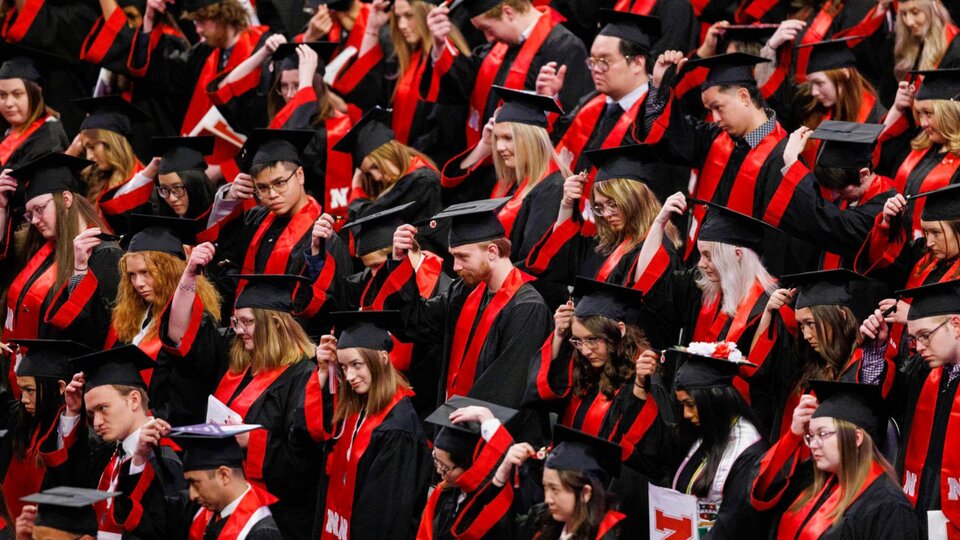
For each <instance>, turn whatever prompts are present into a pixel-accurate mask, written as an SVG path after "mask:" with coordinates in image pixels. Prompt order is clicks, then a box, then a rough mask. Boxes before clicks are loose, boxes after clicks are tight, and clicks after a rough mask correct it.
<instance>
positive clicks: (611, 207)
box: [593, 201, 620, 216]
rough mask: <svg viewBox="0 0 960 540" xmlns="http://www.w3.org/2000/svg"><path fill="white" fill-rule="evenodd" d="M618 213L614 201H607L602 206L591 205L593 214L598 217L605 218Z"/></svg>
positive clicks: (617, 207)
mask: <svg viewBox="0 0 960 540" xmlns="http://www.w3.org/2000/svg"><path fill="white" fill-rule="evenodd" d="M619 211H620V207H619V206H618V205H617V203H616V202H614V201H607V202H605V203H603V204H595V205H593V213H594V214H596V215H598V216H605V215H607V214H616V213H617V212H619Z"/></svg>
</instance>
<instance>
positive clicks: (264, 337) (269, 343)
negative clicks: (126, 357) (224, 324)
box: [160, 244, 323, 538]
mask: <svg viewBox="0 0 960 540" xmlns="http://www.w3.org/2000/svg"><path fill="white" fill-rule="evenodd" d="M213 255H214V250H213V246H212V245H210V244H206V245H201V246H198V247H197V248H195V249H194V250H193V252H192V253H191V258H190V261H188V263H187V265H186V267H185V268H184V272H183V276H182V277H181V278H180V283H179V284H178V285H177V289H176V291H174V295H173V299H172V300H171V301H170V308H169V310H168V311H167V312H165V313H164V319H163V320H162V321H161V327H160V331H161V332H163V333H164V334H165V339H164V340H165V342H167V343H169V345H167V347H178V348H180V349H181V350H182V352H181V353H180V354H181V355H183V356H186V355H189V354H191V350H190V344H191V343H193V344H194V346H196V344H197V343H201V344H202V342H199V341H196V340H194V338H195V336H196V331H197V330H196V329H197V328H199V327H200V324H201V320H202V318H203V317H204V316H205V315H204V313H203V311H202V310H201V309H200V307H201V305H200V303H199V302H197V297H198V294H197V292H198V291H197V290H198V285H199V282H198V281H197V278H196V276H197V267H198V266H207V265H209V263H210V262H211V260H212V259H213ZM237 278H238V279H241V280H245V281H246V283H247V285H246V287H244V289H243V291H242V292H241V293H240V295H239V296H238V297H237V301H236V304H235V306H234V311H233V315H232V316H231V317H230V328H231V330H232V332H229V333H227V335H226V336H224V341H225V343H224V344H223V346H221V347H220V348H219V349H218V352H219V354H220V355H221V358H217V359H215V360H214V361H215V362H217V363H220V362H223V363H225V364H228V366H229V367H228V370H227V372H226V373H225V374H223V376H222V377H221V378H220V381H219V382H218V384H217V385H216V386H215V390H214V392H213V397H215V398H216V399H218V400H219V401H220V402H221V403H223V404H225V405H226V406H227V407H229V408H230V410H231V411H233V413H236V414H237V415H239V417H240V420H241V422H242V423H245V424H259V425H260V426H262V427H263V429H261V430H256V431H252V432H249V433H244V434H242V435H238V437H237V441H238V442H239V444H240V446H241V447H242V448H244V449H245V450H246V460H245V461H244V464H243V469H244V473H245V475H246V479H247V481H248V482H251V483H253V484H255V485H257V486H258V487H259V488H261V489H264V490H266V491H268V492H269V493H271V494H273V495H274V496H276V497H277V498H278V499H279V500H278V501H277V502H275V503H273V504H271V505H270V511H271V512H273V515H274V519H276V521H277V526H278V527H279V528H280V532H281V533H282V534H283V537H284V538H307V537H308V536H309V534H310V531H309V529H308V528H305V527H304V526H303V524H304V523H310V522H311V521H312V520H313V514H314V508H315V505H316V494H317V479H318V478H319V474H320V467H321V466H322V463H321V461H320V460H318V459H317V455H318V451H319V447H318V445H317V443H318V442H319V441H320V440H321V433H322V429H323V426H322V425H321V424H322V420H323V418H322V416H315V415H312V414H310V415H308V414H306V412H305V408H306V400H307V388H308V387H309V386H311V385H316V384H317V379H316V366H315V364H314V362H313V361H312V357H313V351H314V349H315V346H314V345H313V343H312V342H311V341H310V338H309V337H308V336H307V334H306V333H305V332H304V330H303V327H302V326H300V324H299V323H298V322H297V321H296V320H295V319H294V318H293V316H292V315H291V313H292V312H293V311H294V310H295V307H296V306H295V301H294V294H295V291H296V289H297V287H298V286H306V281H307V280H306V279H305V278H302V277H300V276H295V275H293V276H291V275H271V274H266V275H264V274H252V275H251V274H240V275H239V276H237ZM315 391H316V393H315V394H314V395H318V393H319V389H318V388H317V389H315Z"/></svg>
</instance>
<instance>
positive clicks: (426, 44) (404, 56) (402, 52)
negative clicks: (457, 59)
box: [390, 0, 470, 100]
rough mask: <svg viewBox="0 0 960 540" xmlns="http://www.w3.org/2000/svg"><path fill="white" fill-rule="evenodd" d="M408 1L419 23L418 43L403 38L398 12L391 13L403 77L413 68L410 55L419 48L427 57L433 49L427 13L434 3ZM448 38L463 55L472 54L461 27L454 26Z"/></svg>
mask: <svg viewBox="0 0 960 540" xmlns="http://www.w3.org/2000/svg"><path fill="white" fill-rule="evenodd" d="M407 2H408V3H409V4H410V9H411V10H412V11H413V19H414V20H415V21H416V24H417V28H416V33H417V37H418V38H419V39H418V42H417V44H416V45H410V44H409V43H407V40H405V39H403V33H402V32H401V31H400V27H399V25H398V24H397V16H396V14H395V13H393V12H391V13H390V41H391V43H393V51H394V55H395V56H396V57H397V74H396V77H397V78H400V77H402V76H403V74H404V73H406V72H407V70H408V69H410V68H411V66H410V57H411V56H413V53H414V52H416V51H417V50H418V49H419V50H420V51H421V54H422V58H424V59H427V58H429V56H430V51H431V50H433V37H432V36H431V35H430V29H429V28H427V14H429V13H430V10H431V9H433V5H432V4H430V3H429V2H424V1H423V0H407ZM447 38H448V39H449V40H450V43H452V44H453V46H454V47H456V49H457V50H458V51H460V54H461V55H462V56H466V57H469V56H470V47H469V45H467V41H466V40H465V39H464V38H463V34H461V33H460V29H459V28H457V27H456V26H453V27H452V28H451V29H450V34H449V35H448V36H447ZM397 88H399V85H394V88H393V95H392V96H391V97H390V99H391V100H393V98H394V96H396V94H397Z"/></svg>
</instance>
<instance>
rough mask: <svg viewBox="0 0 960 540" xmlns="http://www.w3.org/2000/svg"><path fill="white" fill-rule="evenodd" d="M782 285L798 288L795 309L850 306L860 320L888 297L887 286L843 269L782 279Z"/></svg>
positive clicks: (807, 273) (792, 275)
mask: <svg viewBox="0 0 960 540" xmlns="http://www.w3.org/2000/svg"><path fill="white" fill-rule="evenodd" d="M780 283H781V284H782V285H784V286H789V287H796V288H797V299H796V302H795V304H794V308H795V309H801V308H806V307H811V306H847V307H848V308H850V310H851V311H853V313H854V315H856V316H857V318H858V319H861V320H862V319H863V318H865V317H866V316H868V315H870V314H871V313H873V311H874V310H875V309H876V307H877V303H879V302H880V300H882V299H883V298H887V297H888V296H889V295H888V294H887V293H888V292H889V291H888V289H887V286H886V285H885V284H883V283H881V282H879V281H877V280H874V279H870V278H868V277H865V276H862V275H860V274H858V273H856V272H853V271H850V270H847V269H844V268H838V269H833V270H820V271H817V272H804V273H801V274H790V275H786V276H783V277H781V278H780Z"/></svg>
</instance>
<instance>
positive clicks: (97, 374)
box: [73, 345, 155, 391]
mask: <svg viewBox="0 0 960 540" xmlns="http://www.w3.org/2000/svg"><path fill="white" fill-rule="evenodd" d="M154 365H155V363H154V361H153V359H151V358H150V357H149V356H147V355H146V353H144V352H143V351H142V350H140V347H137V346H136V345H124V346H122V347H114V348H113V349H107V350H105V351H97V352H95V353H90V354H85V355H83V356H80V357H77V358H74V359H73V368H74V370H75V372H76V371H82V372H83V375H84V378H85V379H86V381H87V382H86V390H87V391H89V390H91V389H93V388H96V387H98V386H104V385H107V384H119V385H123V386H133V387H136V388H146V387H147V384H146V383H145V382H144V381H143V377H141V376H140V371H141V370H144V369H148V368H152V367H154Z"/></svg>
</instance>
